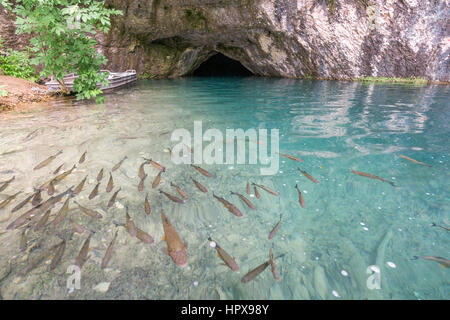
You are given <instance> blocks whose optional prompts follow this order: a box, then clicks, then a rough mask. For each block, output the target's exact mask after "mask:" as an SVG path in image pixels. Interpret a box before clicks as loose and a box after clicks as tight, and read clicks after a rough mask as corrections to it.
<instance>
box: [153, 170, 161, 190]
mask: <svg viewBox="0 0 450 320" xmlns="http://www.w3.org/2000/svg"><path fill="white" fill-rule="evenodd" d="M162 172H163V171H160V172H159V173H158V175H157V176H156V177H155V180H153V183H152V188H153V189H155V188H156V187H157V186H158V184H159V183H160V182H161V173H162Z"/></svg>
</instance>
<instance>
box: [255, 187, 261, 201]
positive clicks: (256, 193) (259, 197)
mask: <svg viewBox="0 0 450 320" xmlns="http://www.w3.org/2000/svg"><path fill="white" fill-rule="evenodd" d="M253 190H254V191H255V197H256V198H258V199H261V196H260V194H259V192H258V189H256V186H253Z"/></svg>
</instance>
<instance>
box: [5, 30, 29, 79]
mask: <svg viewBox="0 0 450 320" xmlns="http://www.w3.org/2000/svg"><path fill="white" fill-rule="evenodd" d="M0 69H1V70H2V73H3V74H4V75H7V76H13V77H16V78H23V79H26V80H28V81H33V82H34V81H36V75H35V73H36V71H35V69H34V67H33V65H32V64H31V60H30V55H29V52H28V49H27V50H26V51H16V50H12V49H6V50H4V49H3V39H2V38H0Z"/></svg>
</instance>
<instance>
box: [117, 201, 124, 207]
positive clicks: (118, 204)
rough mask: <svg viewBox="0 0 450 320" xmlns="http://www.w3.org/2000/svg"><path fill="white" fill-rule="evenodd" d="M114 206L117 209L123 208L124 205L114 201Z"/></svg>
mask: <svg viewBox="0 0 450 320" xmlns="http://www.w3.org/2000/svg"><path fill="white" fill-rule="evenodd" d="M116 208H118V209H123V208H124V206H123V204H121V203H120V202H119V201H116Z"/></svg>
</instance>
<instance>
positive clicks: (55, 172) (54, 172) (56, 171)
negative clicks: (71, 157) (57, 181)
mask: <svg viewBox="0 0 450 320" xmlns="http://www.w3.org/2000/svg"><path fill="white" fill-rule="evenodd" d="M63 165H64V163H63V164H62V165H60V166H59V167H58V168H56V170H55V171H53V174H57V173H58V172H59V170H61V168H62V167H63Z"/></svg>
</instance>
